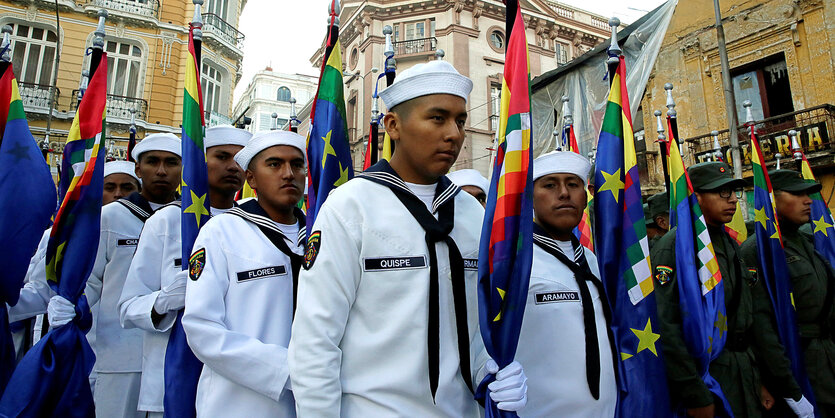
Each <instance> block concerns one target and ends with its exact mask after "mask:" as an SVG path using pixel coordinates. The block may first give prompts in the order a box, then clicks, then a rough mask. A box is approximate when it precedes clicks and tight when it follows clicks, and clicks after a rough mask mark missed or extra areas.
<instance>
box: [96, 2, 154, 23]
mask: <svg viewBox="0 0 835 418" xmlns="http://www.w3.org/2000/svg"><path fill="white" fill-rule="evenodd" d="M87 6H90V8H91V9H92V10H98V9H100V8H104V9H107V10H108V11H111V12H115V13H116V14H117V15H119V16H122V17H125V18H131V17H133V18H138V19H140V20H157V19H159V1H158V0H88V1H87Z"/></svg>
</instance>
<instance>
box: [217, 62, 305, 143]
mask: <svg viewBox="0 0 835 418" xmlns="http://www.w3.org/2000/svg"><path fill="white" fill-rule="evenodd" d="M318 83H319V79H318V78H317V77H313V76H309V75H304V74H284V73H279V72H275V71H273V69H272V68H270V67H267V68H265V69H263V70H261V71H258V72H257V73H255V75H254V76H253V77H252V81H250V82H249V85H247V87H246V90H244V92H243V94H242V95H241V98H240V99H239V100H238V102H237V103H235V110H234V111H233V112H232V114H233V115H234V117H235V118H236V119H240V118H241V117H243V116H247V117H249V118H250V119H251V120H252V122H251V123H250V124H249V125H247V128H246V129H247V130H249V131H251V132H253V133H254V132H258V131H266V130H270V129H272V128H273V127H274V126H277V127H278V128H281V127H283V126H284V125H285V124H287V123H288V121H289V120H290V115H291V110H292V108H293V103H295V105H296V111H297V112H298V111H299V110H301V108H302V107H304V106H305V105H306V104H307V103H308V102H310V101H311V100H313V96H315V95H316V86H317V85H318ZM273 113H275V114H276V116H277V118H276V119H277V120H276V121H273V119H272V115H273Z"/></svg>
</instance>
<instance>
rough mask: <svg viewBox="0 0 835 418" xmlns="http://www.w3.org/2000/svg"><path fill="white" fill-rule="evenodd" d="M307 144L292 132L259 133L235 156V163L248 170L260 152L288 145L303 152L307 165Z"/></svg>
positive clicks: (302, 138) (301, 137)
mask: <svg viewBox="0 0 835 418" xmlns="http://www.w3.org/2000/svg"><path fill="white" fill-rule="evenodd" d="M305 142H306V141H305V139H304V137H303V136H301V135H299V134H297V133H295V132H291V131H279V130H275V131H262V132H258V133H256V134H255V135H253V136H252V139H251V140H250V141H249V143H247V144H246V146H245V147H244V149H242V150H240V151H238V153H237V154H235V161H236V162H237V163H238V165H240V166H241V167H242V168H243V169H244V170H246V169H248V168H249V163H250V161H252V158H253V157H255V156H256V155H258V153H259V152H261V151H263V150H265V149H267V148H270V147H274V146H276V145H287V146H291V147H294V148H296V149H298V150H299V151H301V153H302V155H304V156H305V164H307V154H306V153H305Z"/></svg>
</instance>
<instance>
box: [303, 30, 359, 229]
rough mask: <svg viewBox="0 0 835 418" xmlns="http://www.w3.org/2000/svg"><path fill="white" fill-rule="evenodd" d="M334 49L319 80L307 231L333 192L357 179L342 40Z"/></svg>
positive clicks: (310, 142)
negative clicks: (344, 81) (345, 89)
mask: <svg viewBox="0 0 835 418" xmlns="http://www.w3.org/2000/svg"><path fill="white" fill-rule="evenodd" d="M333 32H334V31H329V33H331V35H329V39H328V45H334V47H333V49H332V50H331V53H330V55H329V56H326V57H325V59H326V60H327V64H326V65H325V66H324V68H323V69H322V75H321V77H320V78H319V91H318V93H317V94H316V101H315V104H314V106H315V108H314V110H315V114H313V122H312V126H311V128H310V137H309V138H308V140H307V164H308V176H309V177H310V178H309V179H308V180H309V188H308V195H307V198H308V203H307V230H308V231H312V228H313V222H314V221H315V220H316V215H317V214H318V213H319V209H320V208H321V207H322V204H323V203H325V199H327V197H328V194H329V193H330V192H331V190H333V189H335V188H337V187H338V186H340V185H342V184H343V183H345V182H346V181H348V180H349V179H351V178H352V177H354V167H353V162H352V160H351V147H350V145H349V144H348V127H347V125H346V123H345V94H344V92H343V91H342V88H343V87H342V55H341V54H340V52H339V51H340V46H339V39H331V38H330V36H333V35H332V34H333Z"/></svg>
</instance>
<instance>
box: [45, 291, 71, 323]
mask: <svg viewBox="0 0 835 418" xmlns="http://www.w3.org/2000/svg"><path fill="white" fill-rule="evenodd" d="M46 313H47V315H49V325H50V326H51V327H52V328H58V327H60V326H61V325H66V324H67V323H68V322H70V321H72V319H73V318H75V305H73V304H72V302H70V301H68V300H67V299H65V298H64V297H63V296H60V295H55V296H53V297H52V298H51V299H49V304H48V305H46Z"/></svg>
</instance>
